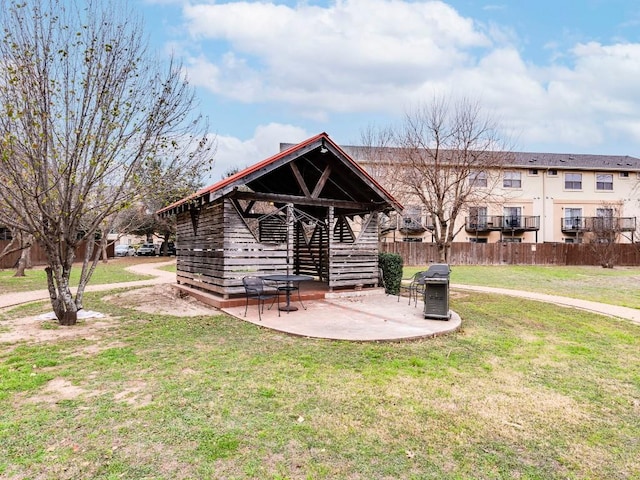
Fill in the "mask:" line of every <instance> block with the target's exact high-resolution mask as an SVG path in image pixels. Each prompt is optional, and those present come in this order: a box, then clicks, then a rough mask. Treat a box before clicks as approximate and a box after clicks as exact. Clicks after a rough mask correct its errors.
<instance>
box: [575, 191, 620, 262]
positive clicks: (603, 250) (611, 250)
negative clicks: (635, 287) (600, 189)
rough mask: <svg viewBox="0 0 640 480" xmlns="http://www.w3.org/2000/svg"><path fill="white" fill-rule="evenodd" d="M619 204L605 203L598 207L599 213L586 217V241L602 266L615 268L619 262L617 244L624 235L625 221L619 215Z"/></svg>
mask: <svg viewBox="0 0 640 480" xmlns="http://www.w3.org/2000/svg"><path fill="white" fill-rule="evenodd" d="M618 211H619V205H616V204H610V203H606V202H605V203H603V204H602V205H601V206H600V207H599V208H598V215H597V216H595V217H590V218H586V219H585V220H586V225H585V226H586V229H587V233H586V234H585V237H584V238H585V241H586V243H587V244H588V245H589V247H590V249H591V251H592V252H593V254H594V256H595V257H596V259H597V261H598V263H600V265H601V266H602V268H613V267H614V266H615V264H616V263H617V262H618V258H619V250H618V249H616V248H615V245H616V244H617V243H618V242H619V241H620V237H621V236H622V232H623V229H624V227H625V225H623V223H622V222H623V221H624V220H627V219H622V218H620V217H619V216H618Z"/></svg>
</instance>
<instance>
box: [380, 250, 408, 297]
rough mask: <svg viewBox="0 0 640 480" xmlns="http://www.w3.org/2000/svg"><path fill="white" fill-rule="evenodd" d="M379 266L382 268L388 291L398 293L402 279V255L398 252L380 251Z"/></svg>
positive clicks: (393, 293)
mask: <svg viewBox="0 0 640 480" xmlns="http://www.w3.org/2000/svg"><path fill="white" fill-rule="evenodd" d="M378 266H379V267H380V268H381V269H382V278H383V279H384V284H385V287H386V290H387V293H389V294H392V295H397V294H398V293H399V292H400V282H401V280H402V267H403V263H402V256H401V255H399V254H397V253H379V254H378Z"/></svg>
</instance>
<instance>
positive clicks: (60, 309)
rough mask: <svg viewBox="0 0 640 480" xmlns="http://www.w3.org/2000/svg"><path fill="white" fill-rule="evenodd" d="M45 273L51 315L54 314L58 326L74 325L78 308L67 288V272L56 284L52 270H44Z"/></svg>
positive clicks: (49, 268) (48, 268)
mask: <svg viewBox="0 0 640 480" xmlns="http://www.w3.org/2000/svg"><path fill="white" fill-rule="evenodd" d="M45 272H46V273H47V286H48V289H49V297H50V298H51V306H52V307H53V313H55V314H56V318H57V319H58V323H60V325H67V326H70V325H75V324H76V323H77V321H78V307H77V306H76V303H75V302H74V300H73V295H72V294H71V290H70V288H69V282H68V280H69V278H68V277H69V275H68V273H70V270H69V272H66V273H67V275H63V276H62V278H60V279H59V280H61V281H58V282H57V288H56V281H55V280H54V272H53V268H51V267H47V268H45Z"/></svg>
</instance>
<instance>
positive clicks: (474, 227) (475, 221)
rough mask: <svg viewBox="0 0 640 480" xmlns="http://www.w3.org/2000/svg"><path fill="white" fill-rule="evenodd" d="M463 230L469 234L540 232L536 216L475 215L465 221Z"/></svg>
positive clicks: (538, 219) (538, 220) (538, 218)
mask: <svg viewBox="0 0 640 480" xmlns="http://www.w3.org/2000/svg"><path fill="white" fill-rule="evenodd" d="M465 230H466V231H467V232H469V233H483V232H485V233H488V232H491V231H503V232H524V231H536V230H540V217H539V216H537V215H536V216H533V215H476V216H473V217H467V218H466V219H465Z"/></svg>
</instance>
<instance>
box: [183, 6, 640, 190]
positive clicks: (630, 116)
mask: <svg viewBox="0 0 640 480" xmlns="http://www.w3.org/2000/svg"><path fill="white" fill-rule="evenodd" d="M489 7H490V8H502V5H501V4H494V5H490V6H488V8H489ZM183 15H184V20H185V32H186V34H187V35H188V36H189V41H188V42H186V41H185V42H182V43H181V45H182V49H183V52H182V53H183V54H185V56H186V57H187V63H186V67H187V68H188V70H189V78H190V80H191V82H192V83H193V84H194V85H196V86H200V87H203V88H205V89H207V90H208V91H210V92H212V93H213V94H215V95H216V96H218V97H220V98H224V99H225V100H227V101H229V102H233V101H237V102H242V103H246V104H248V103H256V104H261V105H277V106H278V108H279V109H282V110H286V111H287V112H288V113H292V112H293V114H295V115H298V118H299V119H300V121H301V122H302V121H303V120H304V119H312V120H313V121H316V122H331V121H333V122H334V124H335V122H336V120H335V119H336V118H339V117H340V116H341V115H343V114H348V115H350V116H351V117H354V116H355V115H358V114H360V115H362V118H365V120H363V122H362V124H363V125H366V124H367V123H369V122H367V121H366V117H367V116H373V115H376V114H388V115H389V116H390V117H394V116H395V117H398V116H399V115H400V114H401V113H402V112H403V111H405V110H406V109H407V108H408V107H409V106H411V105H412V104H415V103H416V102H418V101H425V100H429V99H430V98H432V97H433V95H434V94H437V93H446V94H453V95H465V96H468V97H472V98H478V99H480V101H481V102H483V104H486V107H487V108H488V109H489V110H490V111H493V112H496V115H497V116H498V117H499V119H500V120H502V121H503V122H504V123H505V125H508V128H509V129H510V130H511V131H513V132H517V135H518V136H519V137H520V141H521V142H522V143H523V144H524V145H531V144H535V145H542V146H544V145H553V144H562V145H565V148H568V147H571V146H575V147H576V148H575V149H574V150H575V151H576V152H577V151H585V150H587V149H589V148H593V147H595V146H597V145H600V144H602V143H604V142H606V141H607V139H614V138H615V139H624V138H634V139H636V138H637V137H638V129H637V127H636V125H637V124H638V121H636V118H637V112H640V83H638V82H637V79H638V78H640V45H639V44H631V43H619V44H611V45H604V44H600V43H595V42H593V43H581V44H576V45H575V46H574V48H573V49H571V50H561V49H560V46H559V45H550V46H549V48H551V49H552V50H553V52H554V56H553V59H552V60H551V61H552V62H555V63H552V64H548V65H536V64H533V63H532V62H530V61H527V60H526V59H524V58H523V57H522V53H521V52H520V50H519V49H518V45H519V43H520V39H519V38H518V32H516V31H515V30H514V28H515V27H514V26H511V25H496V24H493V23H491V24H488V25H481V24H479V23H477V22H474V20H473V19H470V18H465V17H463V16H462V15H460V14H459V13H458V12H457V11H456V10H455V9H454V8H452V7H451V6H449V5H447V4H446V3H444V2H441V1H420V2H414V1H410V0H335V1H332V2H330V3H329V5H328V6H327V7H319V6H313V5H309V4H307V3H305V2H300V3H298V4H296V5H295V6H293V7H291V6H287V5H280V4H278V5H276V4H275V3H271V2H267V1H262V2H250V1H239V2H230V3H205V2H204V1H203V0H201V2H200V3H192V4H189V5H187V6H185V7H184V8H183ZM545 41H548V39H545ZM283 127H284V126H283V125H277V124H273V125H270V126H265V127H258V128H257V129H256V131H255V135H254V138H253V139H251V140H247V141H241V140H238V139H234V138H230V137H227V138H219V150H218V158H219V163H218V165H219V166H220V165H225V164H226V165H234V164H236V163H237V162H241V163H243V166H244V165H245V164H250V163H254V162H255V161H258V160H261V159H263V158H265V157H267V156H269V155H270V154H273V153H275V152H274V150H273V148H277V144H278V143H279V142H280V141H296V140H302V139H303V138H306V137H307V136H308V135H299V136H298V137H297V138H296V139H293V138H291V139H287V138H285V133H286V132H285V131H284V129H283ZM287 128H290V129H296V130H297V133H303V130H302V129H301V128H297V127H287ZM262 129H264V132H263V131H262ZM265 132H266V133H265ZM330 133H334V132H330ZM259 135H264V137H265V138H270V141H273V143H274V147H272V148H271V150H270V151H269V152H265V151H264V150H263V149H261V148H259V146H258V145H259ZM294 136H295V135H294ZM225 142H227V144H226V145H225ZM232 151H234V152H235V153H234V154H233V155H232V154H231V152H232ZM225 152H228V153H225ZM264 153H267V154H266V155H265V154H264ZM610 153H614V152H610ZM627 153H632V152H627ZM234 156H235V157H234ZM236 157H237V158H236ZM234 162H235V163H234ZM216 170H222V171H221V172H220V174H221V173H222V172H223V171H224V168H222V169H220V168H216ZM216 180H217V179H216Z"/></svg>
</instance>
